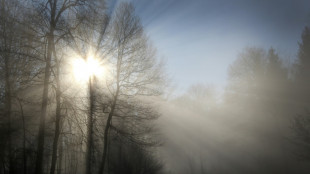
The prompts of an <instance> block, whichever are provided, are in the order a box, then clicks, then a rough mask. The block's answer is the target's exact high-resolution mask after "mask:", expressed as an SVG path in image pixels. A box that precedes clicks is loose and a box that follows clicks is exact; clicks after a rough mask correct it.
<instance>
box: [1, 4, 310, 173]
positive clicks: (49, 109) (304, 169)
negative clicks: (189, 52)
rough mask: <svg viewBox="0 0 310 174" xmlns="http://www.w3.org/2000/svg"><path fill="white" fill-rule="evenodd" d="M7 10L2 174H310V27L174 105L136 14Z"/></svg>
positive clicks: (92, 9) (105, 9)
mask: <svg viewBox="0 0 310 174" xmlns="http://www.w3.org/2000/svg"><path fill="white" fill-rule="evenodd" d="M0 3H1V4H0V174H15V173H16V174H17V173H22V174H31V173H34V174H45V173H46V174H47V173H49V174H55V173H57V174H76V173H84V174H95V173H98V174H105V173H110V174H138V173H139V174H166V173H167V174H170V173H171V174H172V173H175V174H183V173H184V174H188V173H193V174H207V173H215V174H221V173H223V174H224V173H253V174H254V173H287V174H293V173H300V174H303V173H305V174H306V173H309V172H310V79H309V78H310V28H309V27H307V26H305V27H304V29H303V31H300V33H301V35H300V42H299V43H296V44H298V54H297V55H296V57H294V59H293V60H292V61H286V60H285V58H283V57H281V56H280V55H281V54H280V53H279V52H278V50H276V49H274V48H273V47H271V48H269V49H265V48H260V47H256V46H255V45H254V46H248V47H245V48H244V49H243V50H240V54H238V56H237V57H236V59H235V60H234V61H233V63H232V64H231V65H230V66H229V68H228V70H227V74H228V80H227V85H226V86H225V89H224V90H223V92H219V91H218V90H217V89H216V88H215V87H214V86H212V85H208V84H203V83H199V84H194V85H192V86H191V87H190V88H189V89H188V90H187V91H186V92H185V93H182V94H178V95H172V93H173V90H174V89H173V88H174V87H173V85H172V83H171V78H170V76H169V74H168V73H167V70H166V66H165V61H164V60H163V59H161V58H160V56H159V55H158V53H157V49H156V47H155V46H154V45H153V43H152V40H151V39H149V36H148V35H147V33H146V32H145V30H144V27H143V25H142V22H141V20H140V18H139V16H138V15H137V14H136V13H135V7H134V5H133V4H132V3H130V2H120V3H118V4H117V6H116V7H115V9H113V10H111V9H110V7H109V6H108V5H107V4H108V3H107V1H103V0H0Z"/></svg>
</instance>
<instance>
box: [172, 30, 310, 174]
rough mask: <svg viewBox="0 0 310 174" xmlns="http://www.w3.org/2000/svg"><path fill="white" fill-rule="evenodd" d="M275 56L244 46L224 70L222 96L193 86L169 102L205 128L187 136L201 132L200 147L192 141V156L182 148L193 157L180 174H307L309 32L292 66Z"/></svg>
mask: <svg viewBox="0 0 310 174" xmlns="http://www.w3.org/2000/svg"><path fill="white" fill-rule="evenodd" d="M279 55H280V54H278V53H277V51H276V50H275V49H273V48H270V49H269V50H265V49H262V48H257V47H247V48H245V49H244V50H243V51H242V52H241V53H240V54H239V55H238V57H237V59H236V60H235V61H234V62H233V63H232V64H231V65H230V66H229V68H228V83H227V86H226V88H225V89H224V92H223V93H222V94H218V93H217V92H216V89H215V88H214V87H212V86H210V85H209V86H208V85H202V84H198V85H194V86H192V87H191V88H189V90H188V91H187V93H186V94H184V95H183V96H181V97H178V98H177V99H176V100H175V101H174V104H175V105H176V106H178V108H179V109H181V110H185V109H184V108H187V111H183V112H184V113H187V112H188V113H192V114H191V115H192V116H190V117H194V116H195V119H203V118H205V126H204V127H199V126H198V125H199V123H196V124H197V127H199V129H198V128H197V132H196V133H194V132H191V131H188V132H187V133H188V134H194V135H195V136H197V137H200V136H199V132H198V130H199V131H202V132H204V134H203V137H204V139H205V142H204V140H196V141H197V142H198V144H199V145H197V147H199V148H197V147H196V148H197V149H191V151H189V150H187V148H185V147H184V149H185V150H184V151H187V153H188V154H193V153H194V154H196V156H198V157H192V158H193V159H192V160H193V161H196V164H195V163H193V162H192V163H191V164H190V163H189V164H188V166H183V168H182V170H183V171H186V172H184V173H308V172H309V171H310V168H309V163H310V155H309V153H310V141H309V140H310V115H309V109H310V103H309V101H310V29H309V28H308V27H305V28H304V30H303V32H302V35H301V42H300V43H299V50H298V54H297V55H296V57H295V58H294V59H292V60H291V62H287V61H285V58H282V57H280V56H279ZM171 112H172V111H171ZM184 117H185V116H184ZM192 119H194V118H192ZM189 120H190V119H189ZM191 122H194V121H189V123H188V124H189V125H190V124H194V123H191ZM200 122H201V121H200ZM192 129H195V130H196V128H195V127H193V128H192ZM179 139H180V138H179ZM193 141H194V140H193ZM184 144H186V142H185V143H184ZM198 149H200V150H198ZM195 151H196V152H195ZM197 151H198V152H197ZM191 156H195V155H191ZM199 157H200V159H199ZM184 161H186V159H184ZM197 161H198V162H197ZM179 173H182V172H179Z"/></svg>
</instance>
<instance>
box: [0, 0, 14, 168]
mask: <svg viewBox="0 0 310 174" xmlns="http://www.w3.org/2000/svg"><path fill="white" fill-rule="evenodd" d="M5 5H6V3H5V0H2V1H1V6H2V9H1V16H2V18H3V20H2V21H3V23H2V26H3V33H2V34H3V44H4V69H5V109H6V110H5V111H6V113H5V114H6V116H7V136H8V153H9V154H8V155H9V173H13V160H12V137H11V108H12V103H11V100H12V99H11V97H12V94H11V81H10V65H9V64H10V62H9V54H8V52H9V43H8V41H7V33H6V20H7V18H6V12H5V11H6V9H5V8H6V6H5Z"/></svg>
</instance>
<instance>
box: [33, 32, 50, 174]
mask: <svg viewBox="0 0 310 174" xmlns="http://www.w3.org/2000/svg"><path fill="white" fill-rule="evenodd" d="M47 40H48V42H47V45H48V47H47V56H46V66H45V75H44V84H43V85H44V86H43V96H42V105H41V116H40V125H39V134H38V149H37V157H36V167H35V174H41V173H42V172H43V154H44V134H45V117H46V115H47V112H46V109H47V104H48V103H47V102H48V87H49V80H50V74H51V70H50V69H51V57H52V48H53V44H54V36H53V30H52V31H51V32H50V33H49V34H48V39H47Z"/></svg>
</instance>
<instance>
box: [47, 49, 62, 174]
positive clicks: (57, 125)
mask: <svg viewBox="0 0 310 174" xmlns="http://www.w3.org/2000/svg"><path fill="white" fill-rule="evenodd" d="M53 51H54V54H55V57H56V53H55V47H54V48H53ZM56 59H57V58H56ZM56 61H57V60H56ZM56 64H57V65H56V68H57V69H56V75H55V76H56V77H55V78H56V122H55V135H54V140H53V152H52V164H51V170H50V174H54V173H55V168H56V162H57V150H58V149H57V148H58V139H59V135H60V119H61V118H60V117H61V115H60V114H61V113H60V112H61V108H60V97H61V90H60V79H59V76H60V72H59V71H60V69H59V66H60V65H59V62H58V61H57V63H56Z"/></svg>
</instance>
